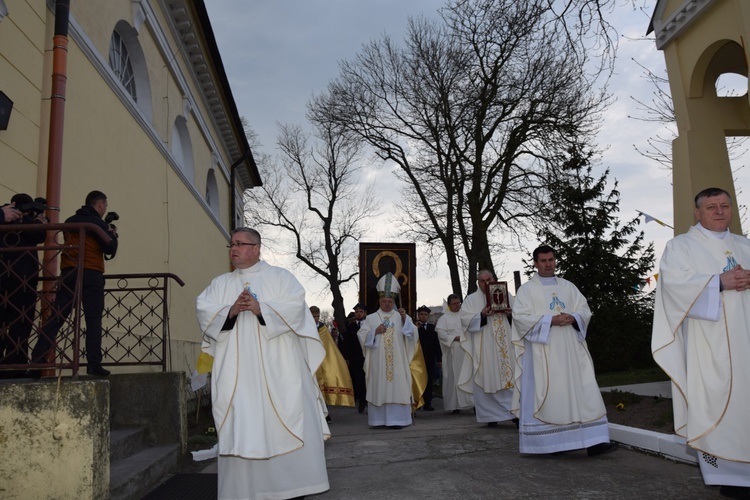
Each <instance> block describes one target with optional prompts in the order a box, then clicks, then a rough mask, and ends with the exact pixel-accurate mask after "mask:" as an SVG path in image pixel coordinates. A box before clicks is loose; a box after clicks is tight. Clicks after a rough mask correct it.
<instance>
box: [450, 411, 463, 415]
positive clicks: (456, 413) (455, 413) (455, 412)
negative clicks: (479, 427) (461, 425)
mask: <svg viewBox="0 0 750 500" xmlns="http://www.w3.org/2000/svg"><path fill="white" fill-rule="evenodd" d="M451 413H453V414H454V415H458V414H459V413H461V410H453V411H452V412H451Z"/></svg>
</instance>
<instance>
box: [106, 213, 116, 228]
mask: <svg viewBox="0 0 750 500" xmlns="http://www.w3.org/2000/svg"><path fill="white" fill-rule="evenodd" d="M116 220H120V216H119V215H117V212H107V215H105V216H104V222H106V223H107V224H109V225H110V226H112V227H113V228H115V229H117V226H115V225H114V224H112V222H114V221H116Z"/></svg>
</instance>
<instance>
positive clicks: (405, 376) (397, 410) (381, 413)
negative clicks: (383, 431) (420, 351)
mask: <svg viewBox="0 0 750 500" xmlns="http://www.w3.org/2000/svg"><path fill="white" fill-rule="evenodd" d="M381 324H384V325H386V332H385V333H382V334H377V335H376V334H375V329H376V328H377V327H378V326H380V325H381ZM357 336H358V337H359V342H360V344H361V345H362V349H363V351H364V354H365V365H364V369H365V379H366V381H367V403H368V406H367V423H368V424H369V425H372V426H380V425H387V426H406V425H411V423H412V417H411V412H412V406H411V405H412V391H411V371H410V370H409V363H411V360H412V358H413V357H414V352H415V351H416V347H417V342H418V341H419V337H418V336H417V332H416V329H415V328H414V323H412V320H411V318H410V317H408V316H407V317H406V321H405V322H404V323H403V325H402V324H401V315H400V314H399V313H398V311H397V310H395V309H394V310H392V311H389V312H387V313H386V312H383V310H382V309H378V311H376V312H375V313H373V314H368V315H367V318H365V320H364V321H363V322H362V325H361V327H360V329H359V331H358V332H357Z"/></svg>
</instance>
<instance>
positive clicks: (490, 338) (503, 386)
mask: <svg viewBox="0 0 750 500" xmlns="http://www.w3.org/2000/svg"><path fill="white" fill-rule="evenodd" d="M508 299H509V300H510V305H511V307H513V297H512V296H511V295H510V294H509V295H508ZM486 306H487V298H486V296H485V294H484V292H482V291H481V290H477V291H475V292H474V293H472V294H471V295H469V296H468V297H466V300H464V303H463V304H462V305H461V317H462V328H463V333H462V335H461V348H462V349H463V350H464V351H465V352H466V355H467V357H468V359H467V360H466V361H465V362H464V364H463V367H462V369H461V375H460V377H459V380H458V388H459V390H461V391H464V392H467V393H471V394H472V395H473V399H474V408H475V409H476V413H477V422H488V423H489V422H502V421H504V420H511V419H512V418H513V414H512V413H511V412H510V410H511V402H512V398H513V364H514V360H513V354H512V353H513V348H512V345H511V329H510V324H509V323H508V318H507V316H506V315H505V314H493V315H492V316H489V317H487V324H485V325H484V326H481V311H482V309H484V308H485V307H486Z"/></svg>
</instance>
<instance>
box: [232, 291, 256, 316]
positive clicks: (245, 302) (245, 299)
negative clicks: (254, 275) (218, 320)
mask: <svg viewBox="0 0 750 500" xmlns="http://www.w3.org/2000/svg"><path fill="white" fill-rule="evenodd" d="M243 311H250V312H251V313H253V314H255V315H256V316H260V303H259V302H258V301H257V300H256V299H255V297H253V296H252V295H251V294H249V293H248V291H247V290H243V291H242V293H241V294H240V296H239V297H237V300H235V301H234V304H232V307H231V308H230V309H229V317H230V318H233V317H235V316H237V315H238V314H239V313H241V312H243Z"/></svg>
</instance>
